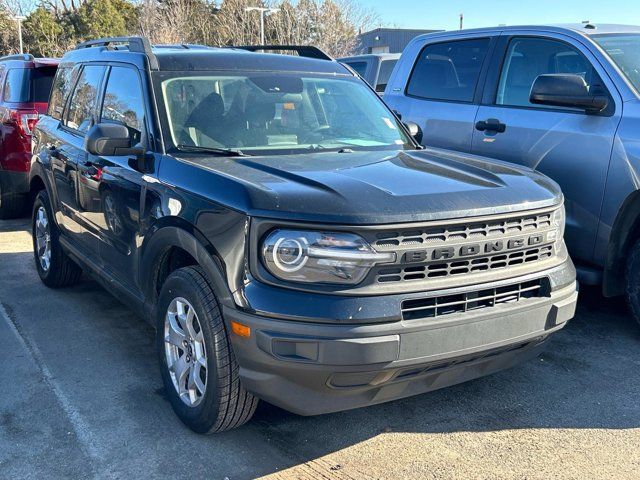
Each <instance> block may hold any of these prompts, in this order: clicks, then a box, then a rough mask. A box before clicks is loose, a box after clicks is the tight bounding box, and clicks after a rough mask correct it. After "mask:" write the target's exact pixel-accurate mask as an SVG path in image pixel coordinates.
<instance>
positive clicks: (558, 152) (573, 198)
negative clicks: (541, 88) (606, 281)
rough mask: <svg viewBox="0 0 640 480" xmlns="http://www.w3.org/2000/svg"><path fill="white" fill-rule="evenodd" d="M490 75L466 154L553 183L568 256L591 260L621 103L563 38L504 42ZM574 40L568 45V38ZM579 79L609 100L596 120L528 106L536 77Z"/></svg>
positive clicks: (591, 62) (583, 52)
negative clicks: (562, 209)
mask: <svg viewBox="0 0 640 480" xmlns="http://www.w3.org/2000/svg"><path fill="white" fill-rule="evenodd" d="M504 40H505V41H504V43H503V47H504V49H503V52H502V53H501V54H500V56H499V58H497V59H496V65H500V64H501V65H502V67H501V68H496V70H495V77H494V78H489V79H488V81H487V87H486V88H485V97H484V98H483V100H484V103H485V105H482V106H481V107H480V109H479V110H478V115H477V119H476V120H477V122H476V130H475V132H474V136H473V148H472V152H473V153H476V154H479V155H485V156H487V157H493V158H497V159H501V160H506V161H509V162H513V163H519V164H522V165H526V166H528V167H531V168H533V169H536V170H538V171H540V172H542V173H544V174H545V175H547V176H549V177H551V178H552V179H554V180H555V181H556V182H558V183H559V184H560V187H561V188H562V191H563V193H564V196H565V206H566V210H567V230H566V235H565V238H566V240H567V245H568V247H569V251H570V252H571V254H572V255H573V256H575V257H576V258H579V259H583V260H591V259H592V256H593V250H594V246H595V240H596V234H597V230H598V220H599V218H600V209H601V206H602V200H603V196H604V187H605V181H606V177H607V170H608V167H609V159H610V156H611V149H612V147H613V138H614V134H615V132H616V129H617V126H618V123H619V121H620V114H621V108H622V103H621V101H620V99H619V97H618V93H617V91H616V89H615V87H614V86H613V84H612V83H611V82H610V80H609V79H608V77H607V75H606V73H605V72H604V71H602V69H601V68H600V66H599V64H598V63H597V61H596V60H595V58H593V56H592V55H591V54H590V52H589V51H588V49H586V47H584V46H583V45H576V43H573V44H571V43H569V42H570V39H568V38H565V37H564V36H562V35H550V36H549V37H545V38H541V37H534V36H527V35H525V34H524V32H523V34H522V35H517V34H515V35H513V36H510V37H508V38H504ZM571 41H572V42H575V40H571ZM550 73H571V74H579V75H581V76H582V77H583V78H584V79H585V81H586V82H587V84H588V85H589V88H590V90H591V91H596V90H598V91H601V92H602V93H605V94H608V95H609V96H610V98H611V102H610V106H609V108H608V109H607V110H606V111H604V112H602V114H598V115H587V114H586V113H585V112H584V111H579V110H575V109H566V108H565V109H563V108H555V107H546V106H541V105H534V104H532V103H531V102H530V101H529V94H530V92H531V87H532V85H533V82H534V81H535V80H536V78H537V77H538V76H539V75H543V74H550Z"/></svg>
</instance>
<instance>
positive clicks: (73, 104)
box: [64, 65, 105, 133]
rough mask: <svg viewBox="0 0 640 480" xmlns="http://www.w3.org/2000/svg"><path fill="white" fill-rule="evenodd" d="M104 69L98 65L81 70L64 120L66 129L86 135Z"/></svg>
mask: <svg viewBox="0 0 640 480" xmlns="http://www.w3.org/2000/svg"><path fill="white" fill-rule="evenodd" d="M104 68H105V67H102V66H98V65H88V66H85V67H84V68H83V69H82V73H81V74H80V78H78V83H76V88H75V89H74V91H73V94H72V96H71V101H70V103H69V109H68V111H67V114H66V119H65V120H64V124H65V126H66V127H68V128H71V129H73V130H77V131H78V132H80V133H86V132H87V130H89V127H90V126H91V121H92V120H93V113H94V108H95V104H96V98H98V88H99V86H100V82H101V81H102V75H103V74H104Z"/></svg>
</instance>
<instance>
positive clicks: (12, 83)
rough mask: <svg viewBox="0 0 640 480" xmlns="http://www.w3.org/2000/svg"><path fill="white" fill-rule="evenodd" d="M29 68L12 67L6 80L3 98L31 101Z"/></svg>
mask: <svg viewBox="0 0 640 480" xmlns="http://www.w3.org/2000/svg"><path fill="white" fill-rule="evenodd" d="M29 77H30V75H29V70H27V69H24V68H11V69H10V70H9V72H8V73H7V79H6V81H5V82H4V93H3V98H4V101H5V102H29V101H31V92H30V89H29Z"/></svg>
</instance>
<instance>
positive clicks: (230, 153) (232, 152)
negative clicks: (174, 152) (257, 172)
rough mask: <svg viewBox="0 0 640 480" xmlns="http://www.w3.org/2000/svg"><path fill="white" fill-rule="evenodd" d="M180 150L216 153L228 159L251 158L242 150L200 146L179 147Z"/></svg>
mask: <svg viewBox="0 0 640 480" xmlns="http://www.w3.org/2000/svg"><path fill="white" fill-rule="evenodd" d="M178 150H181V151H183V152H206V153H215V154H216V155H223V156H226V157H250V156H251V155H247V154H246V153H244V152H243V151H242V150H238V149H234V148H215V147H201V146H199V145H182V144H181V145H178Z"/></svg>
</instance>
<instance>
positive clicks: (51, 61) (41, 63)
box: [0, 53, 60, 68]
mask: <svg viewBox="0 0 640 480" xmlns="http://www.w3.org/2000/svg"><path fill="white" fill-rule="evenodd" d="M0 62H2V63H5V62H6V63H14V64H17V65H14V66H18V65H20V66H26V67H28V68H31V67H35V68H38V67H56V66H57V65H58V64H59V63H60V59H59V58H35V57H34V56H33V55H31V54H30V53H18V54H15V55H7V56H4V57H0Z"/></svg>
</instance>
